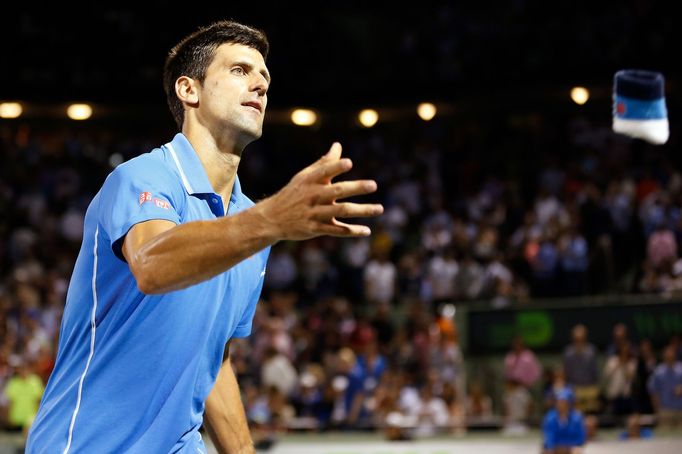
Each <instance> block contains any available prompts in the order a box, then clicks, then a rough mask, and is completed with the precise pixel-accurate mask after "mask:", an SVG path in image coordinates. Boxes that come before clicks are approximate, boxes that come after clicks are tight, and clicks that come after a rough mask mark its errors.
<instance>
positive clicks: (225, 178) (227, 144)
mask: <svg viewBox="0 0 682 454" xmlns="http://www.w3.org/2000/svg"><path fill="white" fill-rule="evenodd" d="M182 132H183V134H184V135H185V137H187V140H188V141H189V143H190V144H192V148H194V151H196V153H197V155H198V156H199V160H200V161H201V164H202V165H203V167H204V170H205V171H206V176H207V177H208V181H209V182H210V183H211V186H212V187H213V190H214V191H215V193H216V194H218V195H220V196H221V197H222V199H223V203H224V204H225V205H226V206H227V203H228V201H229V200H230V195H232V189H233V187H234V181H235V176H236V175H237V168H238V167H239V162H240V161H241V154H242V150H243V148H241V147H240V146H239V145H237V143H236V141H235V140H232V139H231V138H230V137H227V136H223V137H215V136H214V135H212V134H211V133H210V132H209V131H208V130H207V129H206V128H204V127H203V126H200V125H195V126H194V127H185V128H183V131H182Z"/></svg>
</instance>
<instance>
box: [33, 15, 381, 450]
mask: <svg viewBox="0 0 682 454" xmlns="http://www.w3.org/2000/svg"><path fill="white" fill-rule="evenodd" d="M268 46H269V45H268V41H267V38H266V36H265V35H264V34H263V33H262V32H261V31H259V30H256V29H254V28H251V27H248V26H245V25H242V24H239V23H236V22H231V21H222V22H217V23H214V24H212V25H210V26H208V27H204V28H201V29H199V30H198V31H196V32H194V33H192V34H191V35H189V36H187V37H186V38H184V39H183V40H182V41H181V42H180V43H179V44H178V45H177V46H175V47H174V48H173V49H172V50H171V52H170V53H169V55H168V58H167V60H166V65H165V69H164V84H165V89H166V93H167V96H168V103H169V106H170V110H171V112H172V113H173V115H174V117H175V120H176V122H177V124H178V127H179V129H180V131H181V132H180V133H178V134H177V135H176V136H175V137H174V138H173V139H172V140H171V141H170V142H168V143H166V144H165V145H163V146H161V147H159V148H157V149H154V150H152V151H151V152H149V153H146V154H143V155H141V156H139V157H137V158H135V159H131V160H130V161H128V162H126V163H124V164H121V165H120V166H118V167H117V168H116V169H115V170H114V171H113V172H112V173H111V174H110V175H109V176H108V177H107V179H106V181H105V182H104V184H103V186H102V188H101V189H100V191H99V193H98V194H97V195H96V196H95V197H94V199H93V200H92V202H91V204H90V206H89V208H88V210H87V213H86V216H85V230H84V235H83V244H82V247H81V250H80V253H79V255H78V259H77V261H76V265H75V269H74V271H73V276H72V278H71V282H70V286H69V290H68V294H67V298H66V307H65V309H64V315H63V319H62V324H61V329H60V338H59V348H58V353H57V359H56V365H55V368H54V371H53V373H52V375H51V377H50V380H49V382H48V384H47V387H46V390H45V394H44V396H43V399H42V402H41V405H40V409H39V411H38V415H37V417H36V419H35V422H34V424H33V426H32V428H31V431H30V433H29V438H28V442H27V452H28V453H30V454H34V453H63V454H67V453H97V454H105V453H117V454H120V453H144V454H150V453H192V454H196V453H203V452H205V447H204V443H203V441H202V438H201V434H200V432H199V429H200V427H201V426H202V424H206V427H207V429H208V433H209V434H210V436H211V438H212V440H213V442H214V444H215V446H216V447H217V449H218V451H219V452H221V453H230V454H236V453H252V452H254V448H253V443H252V441H251V437H250V434H249V429H248V426H247V423H246V418H245V416H244V410H243V407H242V403H241V400H240V393H239V388H238V384H237V382H236V379H235V376H234V373H233V371H232V368H231V366H230V363H229V342H230V339H232V338H235V337H244V336H248V335H249V334H250V332H251V322H252V318H253V315H254V311H255V306H256V303H257V301H258V299H259V295H260V292H261V288H262V286H263V277H264V275H265V266H266V261H267V258H268V253H269V247H270V245H272V244H273V243H275V242H277V241H279V240H285V239H287V240H303V239H307V238H311V237H315V236H319V235H335V236H340V237H356V236H366V235H369V234H370V230H369V228H368V227H366V226H364V225H356V224H347V223H343V222H340V221H339V220H338V219H339V218H344V217H368V216H376V215H378V214H380V213H381V212H382V210H383V208H382V206H381V205H376V204H358V203H350V202H337V200H338V199H344V198H347V197H351V196H356V195H361V194H368V193H371V192H373V191H375V190H376V183H375V182H374V181H371V180H356V181H342V182H334V183H332V179H333V178H334V177H336V176H338V175H341V174H343V173H344V172H347V171H348V170H349V169H350V168H351V165H352V164H351V162H350V160H348V159H342V158H341V146H340V145H339V144H338V143H335V144H333V145H332V146H331V148H330V150H329V151H328V152H327V153H326V154H325V155H324V156H323V157H322V158H320V159H319V160H318V161H317V162H315V163H313V164H312V165H310V166H309V167H307V168H305V169H303V170H302V171H301V172H299V173H298V174H296V175H295V176H294V177H293V179H292V180H291V181H290V182H289V183H288V184H287V185H286V186H285V187H284V188H282V189H281V190H280V191H279V192H278V193H276V194H275V195H273V196H271V197H269V198H267V199H264V200H263V201H261V202H260V203H257V204H254V203H253V202H252V201H251V200H249V199H248V198H247V197H246V196H245V195H244V194H243V193H242V188H241V185H240V183H239V178H238V176H237V168H238V166H239V162H240V160H241V156H242V152H243V150H244V148H245V147H246V146H247V145H248V144H249V143H250V142H252V141H254V140H256V139H257V138H259V137H260V136H261V132H262V127H263V117H264V114H265V109H266V106H267V92H268V87H269V85H270V74H269V72H268V68H267V67H266V64H265V59H266V57H267V53H268Z"/></svg>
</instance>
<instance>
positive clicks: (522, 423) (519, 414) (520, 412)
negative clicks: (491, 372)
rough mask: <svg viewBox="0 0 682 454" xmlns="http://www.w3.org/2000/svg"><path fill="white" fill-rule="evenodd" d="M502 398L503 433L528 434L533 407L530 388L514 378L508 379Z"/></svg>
mask: <svg viewBox="0 0 682 454" xmlns="http://www.w3.org/2000/svg"><path fill="white" fill-rule="evenodd" d="M502 400H503V402H504V426H503V433H504V434H505V435H524V434H526V433H527V432H528V418H529V417H530V414H531V411H532V408H533V400H532V398H531V395H530V392H528V389H526V387H525V386H523V385H522V384H521V383H519V382H518V381H516V380H515V379H513V378H510V379H507V385H506V387H505V390H504V395H503V397H502Z"/></svg>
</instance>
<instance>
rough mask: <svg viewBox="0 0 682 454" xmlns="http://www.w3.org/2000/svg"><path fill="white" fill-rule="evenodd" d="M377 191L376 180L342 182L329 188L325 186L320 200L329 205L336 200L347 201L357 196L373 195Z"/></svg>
mask: <svg viewBox="0 0 682 454" xmlns="http://www.w3.org/2000/svg"><path fill="white" fill-rule="evenodd" d="M376 190H377V184H376V182H375V181H374V180H353V181H340V182H338V183H334V184H331V185H328V186H323V187H322V194H321V195H320V199H319V200H320V201H321V202H327V203H329V202H333V201H334V200H338V199H345V198H347V197H353V196H356V195H363V194H371V193H372V192H374V191H376Z"/></svg>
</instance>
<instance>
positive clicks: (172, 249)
mask: <svg viewBox="0 0 682 454" xmlns="http://www.w3.org/2000/svg"><path fill="white" fill-rule="evenodd" d="M278 240H279V237H278V236H277V233H276V230H275V228H274V226H271V224H270V223H269V222H268V220H267V219H265V218H264V216H263V215H262V213H261V211H260V207H259V206H254V207H252V208H250V209H248V210H245V211H242V212H240V213H238V214H236V215H234V216H226V217H223V218H220V219H216V220H212V221H196V222H189V223H186V224H180V225H178V226H175V227H173V228H172V229H170V230H166V231H165V232H163V233H161V234H160V235H158V236H156V237H154V238H152V239H151V240H150V241H149V242H147V243H146V244H144V245H142V246H140V248H139V249H138V250H137V253H136V254H135V257H133V258H132V260H131V261H130V265H131V268H132V270H133V273H134V274H135V277H136V279H137V281H138V286H139V287H140V289H141V290H142V291H143V292H144V293H166V292H169V291H173V290H179V289H182V288H185V287H189V286H191V285H194V284H197V283H199V282H202V281H205V280H207V279H210V278H212V277H214V276H216V275H218V274H220V273H222V272H224V271H226V270H228V269H229V268H231V267H233V266H234V265H236V264H237V263H239V262H241V261H242V260H244V259H246V258H248V257H250V256H251V255H253V254H255V253H256V252H258V251H260V250H261V249H263V248H265V247H267V246H269V245H271V244H273V243H275V242H276V241H278Z"/></svg>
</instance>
